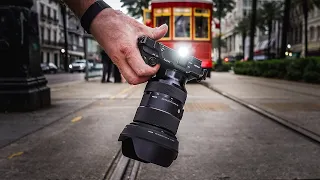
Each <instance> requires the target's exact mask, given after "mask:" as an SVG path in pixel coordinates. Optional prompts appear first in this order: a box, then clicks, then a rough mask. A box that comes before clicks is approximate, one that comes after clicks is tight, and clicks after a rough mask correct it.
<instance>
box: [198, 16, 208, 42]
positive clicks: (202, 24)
mask: <svg viewBox="0 0 320 180" xmlns="http://www.w3.org/2000/svg"><path fill="white" fill-rule="evenodd" d="M208 25H209V24H208V17H200V16H199V17H197V16H196V17H195V37H196V38H209V33H208Z"/></svg>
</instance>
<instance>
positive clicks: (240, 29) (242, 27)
mask: <svg viewBox="0 0 320 180" xmlns="http://www.w3.org/2000/svg"><path fill="white" fill-rule="evenodd" d="M249 26H250V18H248V17H247V16H245V17H243V18H242V19H241V20H240V21H239V22H238V24H237V25H236V26H235V28H234V30H233V31H234V32H235V33H239V34H241V37H242V52H243V58H244V53H245V47H246V37H247V34H248V32H249V31H250V28H249Z"/></svg>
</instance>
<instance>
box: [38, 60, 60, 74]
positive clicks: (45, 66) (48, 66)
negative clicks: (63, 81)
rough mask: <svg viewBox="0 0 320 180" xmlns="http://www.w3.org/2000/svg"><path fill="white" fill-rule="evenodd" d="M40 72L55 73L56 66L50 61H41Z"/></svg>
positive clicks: (56, 70)
mask: <svg viewBox="0 0 320 180" xmlns="http://www.w3.org/2000/svg"><path fill="white" fill-rule="evenodd" d="M40 66H41V69H42V72H43V73H54V74H56V73H57V72H58V67H57V66H56V65H55V64H53V63H52V62H50V63H41V64H40Z"/></svg>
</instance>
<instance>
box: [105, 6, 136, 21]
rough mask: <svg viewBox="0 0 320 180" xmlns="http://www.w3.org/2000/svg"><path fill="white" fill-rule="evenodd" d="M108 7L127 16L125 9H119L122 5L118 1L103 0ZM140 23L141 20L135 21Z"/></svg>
mask: <svg viewBox="0 0 320 180" xmlns="http://www.w3.org/2000/svg"><path fill="white" fill-rule="evenodd" d="M104 1H105V2H106V3H107V4H108V5H109V6H111V7H112V8H113V9H116V10H120V11H122V12H123V13H125V14H127V12H128V11H127V9H126V8H121V5H122V3H121V2H120V0H104ZM137 20H138V21H139V22H140V23H142V18H139V19H137Z"/></svg>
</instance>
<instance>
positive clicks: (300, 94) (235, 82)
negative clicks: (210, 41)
mask: <svg viewBox="0 0 320 180" xmlns="http://www.w3.org/2000/svg"><path fill="white" fill-rule="evenodd" d="M212 76H213V77H212V78H211V79H209V80H208V81H207V82H208V83H209V84H211V85H212V86H213V87H215V88H216V89H218V90H220V91H223V92H225V93H228V94H231V95H233V96H235V97H237V98H239V99H241V100H244V101H245V102H248V103H250V104H253V105H255V106H257V107H260V108H262V109H264V110H267V111H268V112H271V113H272V114H275V115H277V116H278V117H281V118H283V119H285V120H288V121H289V122H290V123H293V124H295V125H297V126H299V127H302V128H304V129H306V130H308V131H311V132H313V133H315V134H316V135H317V136H319V137H320V85H316V84H306V83H300V82H292V81H285V80H275V79H267V78H260V77H250V76H241V75H234V74H232V73H213V74H212Z"/></svg>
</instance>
